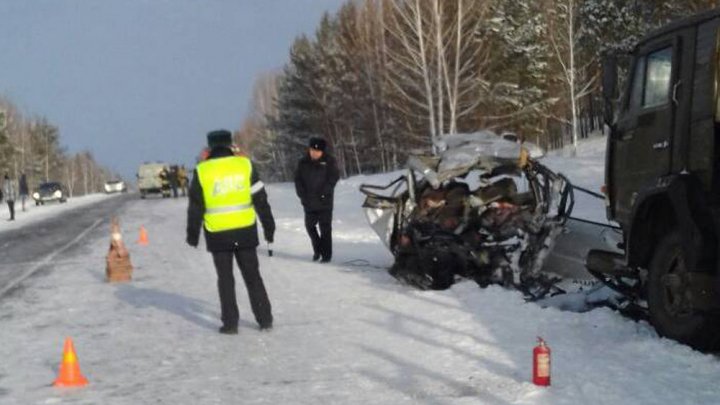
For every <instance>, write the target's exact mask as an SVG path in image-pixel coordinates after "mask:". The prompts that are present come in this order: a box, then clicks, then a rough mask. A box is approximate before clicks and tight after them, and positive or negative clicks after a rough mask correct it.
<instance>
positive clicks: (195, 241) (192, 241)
mask: <svg viewBox="0 0 720 405" xmlns="http://www.w3.org/2000/svg"><path fill="white" fill-rule="evenodd" d="M198 239H199V238H192V237H190V235H188V236H187V237H186V238H185V242H186V243H187V244H188V245H190V246H192V247H197V246H198V242H199V241H198Z"/></svg>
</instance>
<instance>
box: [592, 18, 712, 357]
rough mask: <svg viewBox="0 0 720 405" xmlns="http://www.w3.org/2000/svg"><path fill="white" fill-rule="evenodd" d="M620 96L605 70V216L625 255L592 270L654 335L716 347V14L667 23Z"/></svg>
mask: <svg viewBox="0 0 720 405" xmlns="http://www.w3.org/2000/svg"><path fill="white" fill-rule="evenodd" d="M630 56H631V63H630V67H629V71H628V74H627V80H626V86H625V88H624V91H623V92H622V96H621V97H619V98H617V89H616V83H617V82H618V80H617V67H616V63H615V60H616V58H615V56H614V55H609V56H607V57H606V59H605V60H604V63H603V92H604V95H605V99H606V106H607V107H606V124H607V125H608V127H609V128H610V135H609V136H608V144H607V154H606V168H605V170H606V171H605V178H606V191H605V192H606V197H607V198H606V202H607V215H608V218H609V219H611V220H614V221H616V222H617V223H618V224H619V225H620V227H621V229H622V235H623V242H622V243H621V244H620V246H619V247H620V248H622V249H623V250H624V254H617V253H612V252H605V251H598V250H593V251H591V252H590V253H589V255H588V258H587V262H586V266H587V268H588V270H589V271H590V272H591V273H592V274H593V275H595V276H596V277H598V278H600V279H601V280H602V281H603V282H605V283H606V284H607V285H609V286H611V287H612V288H614V289H615V290H617V291H620V292H622V293H623V294H624V295H625V296H626V297H627V298H628V302H630V303H632V305H634V306H636V307H637V308H640V309H641V310H642V311H643V312H644V313H645V314H646V315H647V317H648V319H649V320H650V322H651V323H652V324H653V326H654V327H655V328H656V330H657V331H658V333H659V334H661V335H663V336H666V337H669V338H672V339H676V340H679V341H681V342H683V343H687V344H689V345H691V346H693V347H696V348H699V349H714V348H717V347H718V344H719V343H720V324H719V323H718V322H717V321H718V320H719V318H718V314H720V312H719V311H718V309H720V305H719V304H720V299H719V298H718V296H719V294H718V286H720V281H719V280H718V268H719V267H720V266H719V265H718V264H719V260H720V254H718V248H719V247H720V246H718V240H719V238H718V235H720V221H719V220H718V219H719V218H720V215H719V211H718V207H720V198H719V197H720V142H719V138H718V137H719V136H720V103H719V102H718V99H719V88H720V63H719V62H720V9H717V10H713V11H709V12H705V13H702V14H698V15H695V16H692V17H688V18H686V19H683V20H680V21H676V22H674V23H671V24H669V25H667V26H665V27H663V28H661V29H659V30H657V31H655V32H652V33H651V34H649V35H648V36H646V37H645V38H644V39H643V40H641V41H640V42H639V43H638V44H637V45H636V46H635V48H634V50H633V52H632V54H631V55H630Z"/></svg>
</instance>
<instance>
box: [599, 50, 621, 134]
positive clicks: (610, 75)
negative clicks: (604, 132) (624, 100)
mask: <svg viewBox="0 0 720 405" xmlns="http://www.w3.org/2000/svg"><path fill="white" fill-rule="evenodd" d="M617 79H618V70H617V58H616V57H615V55H605V56H604V57H603V61H602V87H603V100H604V101H605V114H604V118H605V124H607V126H609V127H612V124H613V121H614V119H615V111H614V103H615V99H616V98H617Z"/></svg>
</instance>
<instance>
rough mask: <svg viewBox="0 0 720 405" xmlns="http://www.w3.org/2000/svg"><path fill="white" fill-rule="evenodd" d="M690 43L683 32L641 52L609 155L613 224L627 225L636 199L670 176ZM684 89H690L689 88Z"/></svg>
mask: <svg viewBox="0 0 720 405" xmlns="http://www.w3.org/2000/svg"><path fill="white" fill-rule="evenodd" d="M686 36H687V37H686ZM684 37H686V40H683V38H684ZM688 38H689V34H688V33H685V32H682V31H680V32H676V33H673V34H667V35H664V36H662V37H661V38H657V39H655V40H652V41H650V42H648V43H646V44H645V45H643V46H641V47H640V48H639V49H638V50H637V53H636V57H635V61H634V63H633V67H632V70H631V75H630V83H629V92H628V96H627V97H626V100H625V104H624V106H623V110H622V113H621V114H620V116H619V119H618V122H617V131H615V137H614V139H611V140H610V148H611V150H609V151H608V153H609V156H610V157H611V158H610V159H611V161H609V162H608V163H609V164H610V167H611V169H610V173H609V175H610V178H611V181H610V184H608V185H609V187H610V190H609V192H610V193H611V196H612V200H613V201H614V203H613V207H612V208H613V211H614V214H615V215H614V216H615V219H616V220H617V221H618V222H620V223H621V224H627V223H628V220H629V217H630V215H631V212H632V208H633V205H634V203H635V198H636V197H637V194H638V193H639V192H640V191H641V190H643V189H645V188H648V187H651V186H652V185H653V184H655V183H656V181H657V179H658V178H660V177H663V176H665V175H667V174H669V173H670V168H671V164H672V148H673V145H672V139H673V134H674V132H675V124H676V119H677V116H676V115H677V112H678V101H679V100H678V97H679V89H680V88H681V85H682V81H681V80H680V78H681V72H680V70H681V69H682V68H684V66H682V64H681V61H682V59H683V54H682V52H683V49H682V48H683V43H686V44H689V43H690V41H688V40H687V39H688ZM685 87H687V88H689V87H691V85H690V83H687V85H686V86H685Z"/></svg>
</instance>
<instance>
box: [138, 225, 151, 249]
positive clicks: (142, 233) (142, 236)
mask: <svg viewBox="0 0 720 405" xmlns="http://www.w3.org/2000/svg"><path fill="white" fill-rule="evenodd" d="M138 243H139V244H141V245H147V244H148V243H150V242H149V241H148V236H147V231H146V230H145V227H144V226H140V237H139V238H138Z"/></svg>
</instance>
